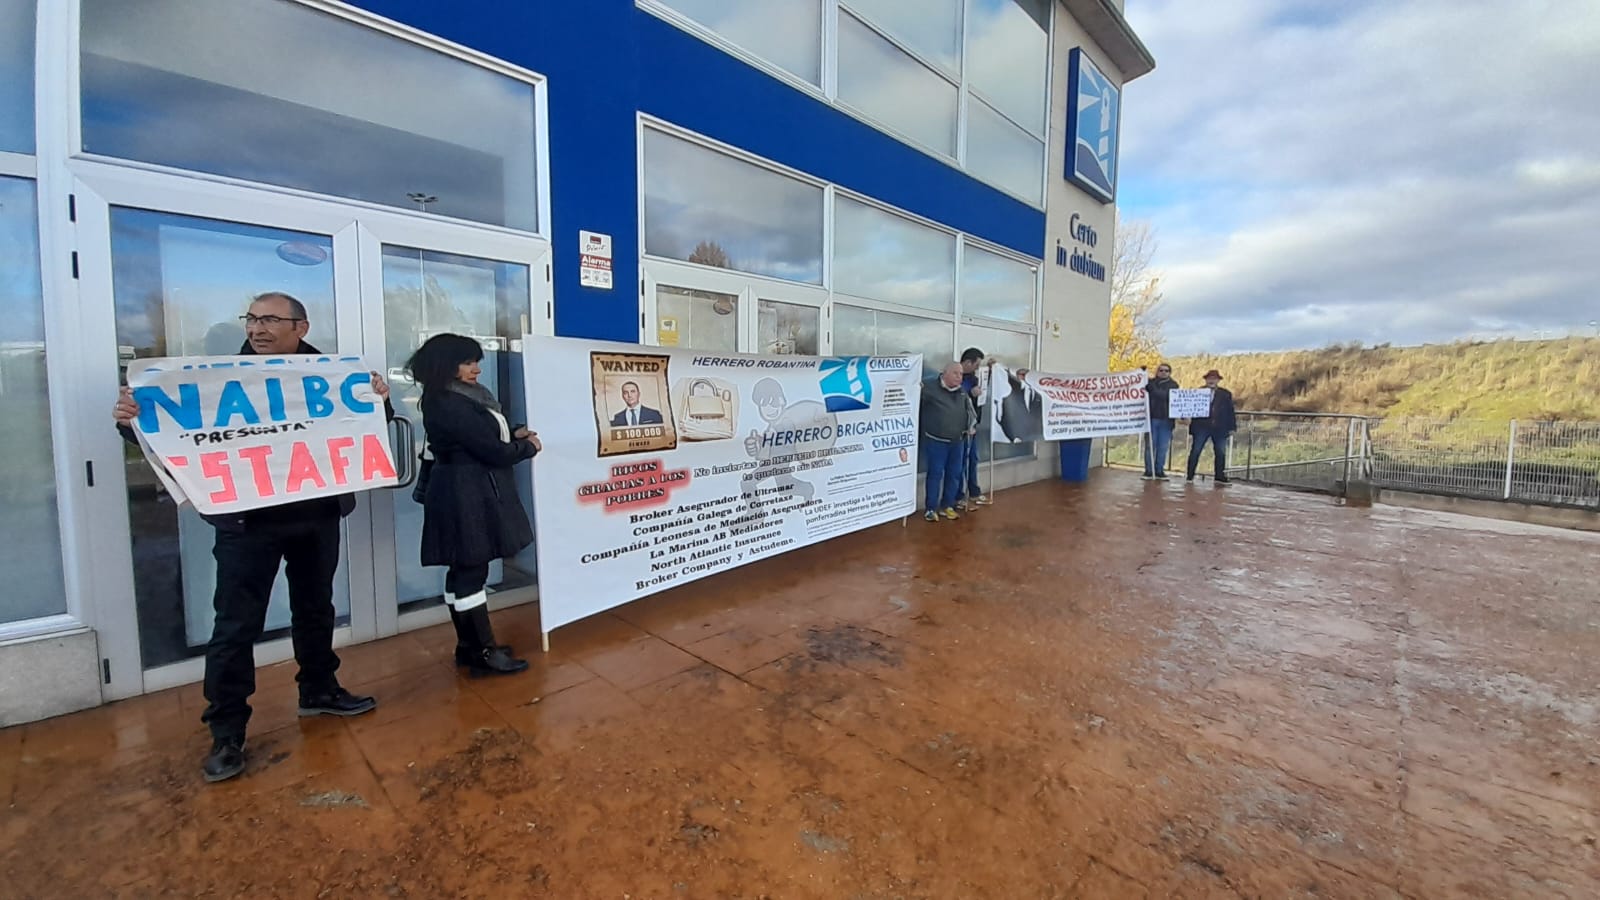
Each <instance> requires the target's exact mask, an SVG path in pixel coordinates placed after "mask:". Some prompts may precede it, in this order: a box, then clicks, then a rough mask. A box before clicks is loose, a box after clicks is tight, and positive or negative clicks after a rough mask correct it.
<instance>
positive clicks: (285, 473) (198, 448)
mask: <svg viewBox="0 0 1600 900" xmlns="http://www.w3.org/2000/svg"><path fill="white" fill-rule="evenodd" d="M128 386H129V387H130V388H132V389H133V398H134V400H135V401H136V402H138V404H139V416H138V418H136V419H134V421H133V430H134V433H135V434H137V435H138V437H139V444H140V446H141V447H143V448H144V453H145V459H147V460H149V462H150V465H151V466H153V467H154V468H155V470H156V473H157V475H159V476H160V477H161V480H162V482H163V483H164V484H165V485H166V486H167V489H168V490H170V491H171V492H172V494H173V497H174V499H176V500H178V501H179V502H180V503H182V502H188V503H191V504H193V505H194V508H195V510H196V511H198V512H200V513H201V514H202V515H218V514H223V513H234V512H243V511H245V510H250V509H258V508H260V507H265V506H280V505H282V504H285V503H293V502H295V501H299V500H310V499H314V498H316V497H327V496H332V495H337V494H348V493H352V492H355V491H366V490H371V489H373V488H382V487H392V486H394V485H395V483H396V481H397V479H396V476H395V469H394V460H393V459H392V458H391V457H390V451H389V439H388V423H387V422H386V421H385V417H384V411H383V401H382V400H381V399H380V398H379V397H378V396H377V393H376V392H375V391H373V389H372V374H371V372H370V371H369V370H368V367H367V365H366V364H365V363H364V362H363V361H362V360H361V358H360V357H355V356H338V357H334V356H221V357H219V356H195V357H180V358H165V359H142V360H135V361H134V362H133V363H131V364H130V365H129V366H128Z"/></svg>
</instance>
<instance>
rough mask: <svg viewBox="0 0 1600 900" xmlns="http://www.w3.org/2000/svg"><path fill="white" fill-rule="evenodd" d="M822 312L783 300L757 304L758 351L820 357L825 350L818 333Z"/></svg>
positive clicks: (815, 308)
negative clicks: (819, 354) (818, 355)
mask: <svg viewBox="0 0 1600 900" xmlns="http://www.w3.org/2000/svg"><path fill="white" fill-rule="evenodd" d="M821 318H822V310H820V309H818V308H817V307H815V306H805V305H802V304H799V303H784V302H783V301H781V300H759V301H757V303H756V331H757V345H756V352H757V353H764V354H768V355H772V356H791V355H794V354H799V355H801V356H816V355H817V354H818V353H820V352H821V351H822V344H821V341H819V340H818V332H819V331H820V330H821V329H820V327H819V326H820V325H821Z"/></svg>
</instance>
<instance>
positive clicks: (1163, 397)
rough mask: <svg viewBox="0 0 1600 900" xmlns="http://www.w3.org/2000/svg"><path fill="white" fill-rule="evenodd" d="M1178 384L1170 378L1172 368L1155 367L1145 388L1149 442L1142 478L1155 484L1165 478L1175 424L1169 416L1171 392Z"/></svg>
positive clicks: (1145, 451) (1146, 445)
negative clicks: (1148, 411)
mask: <svg viewBox="0 0 1600 900" xmlns="http://www.w3.org/2000/svg"><path fill="white" fill-rule="evenodd" d="M1177 387H1178V382H1176V381H1174V380H1173V378H1172V366H1170V365H1168V364H1167V363H1161V364H1160V365H1158V366H1156V377H1154V378H1152V379H1150V382H1149V383H1148V384H1146V385H1145V386H1144V390H1145V393H1146V394H1149V395H1150V439H1149V440H1148V441H1146V442H1145V445H1144V477H1146V478H1149V479H1153V480H1156V481H1165V480H1166V478H1167V458H1168V457H1169V456H1171V455H1172V429H1173V426H1174V425H1175V424H1176V423H1175V422H1174V421H1173V418H1172V414H1171V400H1172V391H1173V390H1174V389H1175V388H1177Z"/></svg>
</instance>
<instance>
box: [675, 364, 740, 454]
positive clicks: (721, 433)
mask: <svg viewBox="0 0 1600 900" xmlns="http://www.w3.org/2000/svg"><path fill="white" fill-rule="evenodd" d="M683 407H684V420H683V423H682V425H683V428H682V431H683V438H684V440H687V441H716V440H726V439H728V438H731V437H733V392H732V391H731V390H728V389H726V388H719V387H717V385H715V384H713V383H712V381H711V379H709V378H696V379H694V380H693V381H691V382H690V383H689V390H688V393H687V396H686V397H685V398H684V404H683Z"/></svg>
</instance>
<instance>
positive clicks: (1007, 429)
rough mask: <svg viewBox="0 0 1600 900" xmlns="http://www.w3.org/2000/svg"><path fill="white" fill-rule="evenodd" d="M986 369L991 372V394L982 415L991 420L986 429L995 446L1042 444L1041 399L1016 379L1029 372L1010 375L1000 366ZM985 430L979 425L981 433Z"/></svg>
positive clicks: (1042, 405) (1042, 412)
mask: <svg viewBox="0 0 1600 900" xmlns="http://www.w3.org/2000/svg"><path fill="white" fill-rule="evenodd" d="M989 368H990V369H991V370H992V372H991V374H990V376H989V384H990V386H991V388H992V390H991V392H990V394H989V395H988V399H989V402H988V403H985V404H984V405H983V412H984V413H985V414H986V418H988V419H989V420H990V423H988V424H987V427H989V428H990V429H991V432H990V433H991V434H992V435H993V436H994V440H995V442H996V443H1003V444H1014V443H1021V442H1023V441H1039V440H1043V439H1044V398H1043V397H1042V396H1040V395H1039V392H1038V391H1035V390H1034V389H1033V388H1032V387H1030V386H1029V385H1028V383H1027V382H1026V381H1024V380H1022V378H1021V377H1019V376H1020V375H1025V374H1026V373H1027V371H1028V370H1027V369H1018V370H1017V374H1013V373H1011V372H1010V371H1008V370H1007V369H1006V367H1005V366H1004V365H1002V364H1000V363H995V364H994V365H993V366H991V367H989ZM984 427H986V423H983V422H980V423H979V424H978V428H979V430H980V431H982V429H983V428H984Z"/></svg>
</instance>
